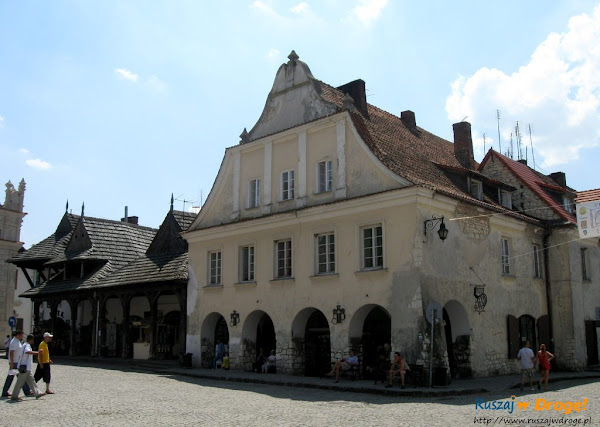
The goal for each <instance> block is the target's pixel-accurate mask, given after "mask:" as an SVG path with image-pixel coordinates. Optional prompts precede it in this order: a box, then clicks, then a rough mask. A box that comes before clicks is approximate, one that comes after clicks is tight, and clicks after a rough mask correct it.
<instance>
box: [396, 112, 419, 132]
mask: <svg viewBox="0 0 600 427" xmlns="http://www.w3.org/2000/svg"><path fill="white" fill-rule="evenodd" d="M400 120H402V123H404V126H406V127H407V128H409V129H415V128H416V127H417V120H416V119H415V113H414V112H413V111H410V110H406V111H403V112H401V113H400Z"/></svg>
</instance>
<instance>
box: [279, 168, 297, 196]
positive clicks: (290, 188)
mask: <svg viewBox="0 0 600 427" xmlns="http://www.w3.org/2000/svg"><path fill="white" fill-rule="evenodd" d="M293 198H294V171H293V170H290V171H285V172H283V173H282V174H281V200H292V199H293Z"/></svg>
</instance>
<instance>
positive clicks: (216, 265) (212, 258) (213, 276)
mask: <svg viewBox="0 0 600 427" xmlns="http://www.w3.org/2000/svg"><path fill="white" fill-rule="evenodd" d="M208 284H209V285H220V284H221V251H213V252H209V253H208Z"/></svg>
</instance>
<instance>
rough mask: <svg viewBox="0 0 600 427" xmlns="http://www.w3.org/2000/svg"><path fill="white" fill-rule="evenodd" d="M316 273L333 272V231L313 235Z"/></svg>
mask: <svg viewBox="0 0 600 427" xmlns="http://www.w3.org/2000/svg"><path fill="white" fill-rule="evenodd" d="M315 241H316V245H317V248H316V249H317V250H316V253H317V260H316V261H317V268H316V269H315V270H316V272H317V274H328V273H335V236H334V234H333V233H328V234H318V235H316V236H315Z"/></svg>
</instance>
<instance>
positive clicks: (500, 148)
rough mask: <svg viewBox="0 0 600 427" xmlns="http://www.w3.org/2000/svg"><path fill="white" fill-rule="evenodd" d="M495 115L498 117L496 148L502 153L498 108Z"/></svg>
mask: <svg viewBox="0 0 600 427" xmlns="http://www.w3.org/2000/svg"><path fill="white" fill-rule="evenodd" d="M496 117H497V118H498V150H499V153H500V154H502V141H500V110H496Z"/></svg>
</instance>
